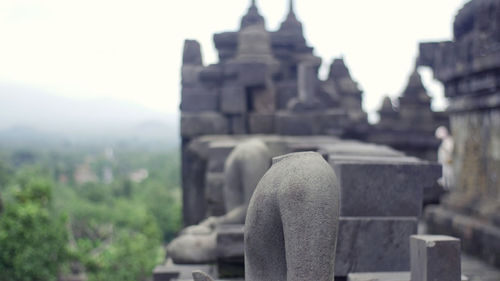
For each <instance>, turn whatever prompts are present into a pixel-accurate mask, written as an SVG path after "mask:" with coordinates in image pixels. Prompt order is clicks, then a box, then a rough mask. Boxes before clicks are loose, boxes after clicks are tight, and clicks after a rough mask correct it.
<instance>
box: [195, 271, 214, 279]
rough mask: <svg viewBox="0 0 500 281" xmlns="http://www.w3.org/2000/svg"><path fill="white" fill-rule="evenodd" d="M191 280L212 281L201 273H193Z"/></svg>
mask: <svg viewBox="0 0 500 281" xmlns="http://www.w3.org/2000/svg"><path fill="white" fill-rule="evenodd" d="M193 279H194V281H213V280H214V279H212V277H210V276H209V275H208V274H206V273H204V272H203V271H199V270H196V271H193Z"/></svg>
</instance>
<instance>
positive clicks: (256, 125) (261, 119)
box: [249, 113, 274, 134]
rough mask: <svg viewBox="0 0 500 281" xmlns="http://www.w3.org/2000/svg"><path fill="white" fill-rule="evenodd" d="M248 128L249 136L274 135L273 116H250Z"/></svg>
mask: <svg viewBox="0 0 500 281" xmlns="http://www.w3.org/2000/svg"><path fill="white" fill-rule="evenodd" d="M249 123H250V124H249V125H250V126H249V127H250V133H251V134H272V133H274V114H257V113H252V114H250V120H249Z"/></svg>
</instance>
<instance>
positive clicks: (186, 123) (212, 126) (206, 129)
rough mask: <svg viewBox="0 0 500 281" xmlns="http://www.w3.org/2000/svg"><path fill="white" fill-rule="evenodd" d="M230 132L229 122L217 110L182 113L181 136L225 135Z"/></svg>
mask: <svg viewBox="0 0 500 281" xmlns="http://www.w3.org/2000/svg"><path fill="white" fill-rule="evenodd" d="M227 133H228V122H227V119H226V118H224V116H222V115H220V114H218V113H215V112H202V113H186V112H183V113H182V114H181V136H182V137H184V138H191V137H196V136H200V135H224V134H227Z"/></svg>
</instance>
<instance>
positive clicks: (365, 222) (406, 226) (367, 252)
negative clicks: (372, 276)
mask: <svg viewBox="0 0 500 281" xmlns="http://www.w3.org/2000/svg"><path fill="white" fill-rule="evenodd" d="M416 233H417V219H416V218H414V217H342V218H341V220H340V225H339V236H338V237H339V238H338V244H337V258H336V262H335V276H347V274H349V273H352V272H383V271H408V270H409V269H410V247H409V243H408V237H409V236H410V235H413V234H416Z"/></svg>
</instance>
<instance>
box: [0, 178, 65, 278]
mask: <svg viewBox="0 0 500 281" xmlns="http://www.w3.org/2000/svg"><path fill="white" fill-rule="evenodd" d="M51 191H52V187H51V184H50V182H48V181H46V180H43V179H40V178H38V177H36V176H34V177H33V178H31V179H29V180H26V181H24V182H23V184H21V185H18V186H17V187H16V189H15V192H14V194H13V198H14V200H13V201H12V202H6V204H5V210H4V212H3V213H2V215H1V216H0V280H5V281H11V280H12V281H14V280H15V281H23V280H56V279H57V277H58V274H59V269H60V266H61V265H62V264H63V263H64V262H65V261H66V260H67V258H68V255H67V251H66V241H67V232H66V229H65V219H64V217H58V216H54V215H53V210H52V208H51V195H52V194H51Z"/></svg>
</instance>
